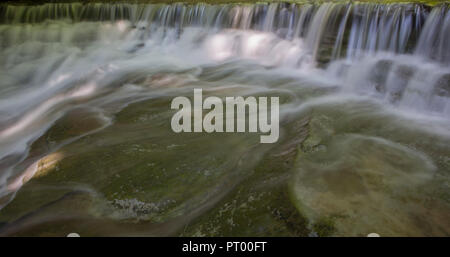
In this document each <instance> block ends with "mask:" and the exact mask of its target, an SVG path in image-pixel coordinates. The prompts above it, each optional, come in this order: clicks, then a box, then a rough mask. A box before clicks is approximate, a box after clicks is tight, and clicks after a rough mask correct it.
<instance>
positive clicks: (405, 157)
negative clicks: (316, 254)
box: [0, 3, 450, 236]
mask: <svg viewBox="0 0 450 257" xmlns="http://www.w3.org/2000/svg"><path fill="white" fill-rule="evenodd" d="M0 10H1V12H2V14H3V16H2V17H3V20H2V24H0V35H1V37H0V38H1V41H0V42H1V49H0V56H1V58H0V66H1V67H2V68H1V69H0V76H1V80H0V93H1V94H0V208H1V209H0V234H1V235H50V236H65V235H67V234H69V233H71V232H76V233H79V234H80V235H82V236H88V235H92V236H98V235H106V236H107V235H163V236H166V235H195V236H202V235H216V236H255V235H258V236H259V235H262V236H266V235H267V236H317V235H318V236H329V235H336V236H341V235H344V236H361V235H362V236H365V235H367V234H369V233H373V232H375V233H378V234H380V235H382V236H398V235H402V236H440V235H449V233H450V223H449V220H450V217H449V216H450V203H449V199H450V195H449V193H450V190H449V172H450V148H449V145H450V129H449V128H450V119H449V118H450V104H449V103H450V101H449V97H450V87H449V82H450V67H449V64H450V57H449V56H448V55H446V53H448V52H449V51H448V44H445V42H448V40H449V36H450V33H449V29H450V13H449V11H448V6H446V5H443V6H437V7H434V9H430V8H428V7H424V6H421V5H375V4H360V5H358V4H355V5H346V4H332V3H327V4H322V5H302V6H295V5H287V4H271V5H265V4H258V5H243V6H239V5H220V6H219V5H217V6H216V5H203V4H199V5H193V6H185V5H181V4H177V5H120V4H118V5H108V4H92V5H86V6H78V5H76V4H73V5H70V4H61V5H50V4H49V5H44V6H38V7H33V6H28V7H20V6H14V7H13V6H2V9H0ZM363 17H365V18H363ZM194 88H202V89H203V95H204V97H206V96H218V97H221V98H224V97H227V96H278V97H280V104H281V106H280V139H279V140H278V142H277V143H275V144H260V142H259V136H260V134H259V133H211V134H209V133H179V134H178V133H174V132H173V131H172V129H171V127H170V120H171V117H172V115H173V114H174V113H175V111H174V110H171V109H170V103H171V101H172V99H173V98H175V97H177V96H187V97H189V98H192V97H193V89H194Z"/></svg>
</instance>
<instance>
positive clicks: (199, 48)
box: [0, 3, 450, 198]
mask: <svg viewBox="0 0 450 257" xmlns="http://www.w3.org/2000/svg"><path fill="white" fill-rule="evenodd" d="M1 12H2V14H3V15H2V16H1V17H3V20H2V22H3V23H2V24H1V25H0V35H1V39H0V44H1V49H0V67H1V69H0V77H1V80H0V169H1V170H0V198H1V197H3V196H6V195H10V194H11V193H14V192H15V191H17V190H18V189H19V188H20V186H21V185H22V183H21V182H20V180H22V178H23V177H24V175H23V173H22V172H23V171H24V170H26V172H25V173H29V172H30V169H26V167H31V168H32V167H33V165H35V162H34V161H36V160H28V161H27V162H24V160H26V159H27V157H28V153H29V150H30V149H29V147H30V145H31V144H32V143H33V142H34V141H35V140H36V139H37V138H39V137H40V136H41V135H42V134H43V133H45V131H46V130H47V129H49V128H50V127H51V126H52V124H53V123H54V122H55V121H56V120H57V119H58V118H60V117H62V116H63V115H64V114H65V113H66V112H68V111H69V110H71V109H74V108H76V107H80V106H84V107H89V108H92V109H93V110H95V111H98V112H99V115H101V117H110V116H112V115H113V113H114V112H116V111H118V110H120V108H121V107H123V106H125V105H127V104H128V103H130V102H133V101H139V100H142V99H146V98H151V97H154V96H155V95H158V94H164V93H165V92H164V91H158V90H153V89H152V88H151V87H150V88H145V87H142V86H136V85H135V83H134V81H135V80H136V78H146V79H147V80H146V81H150V82H151V83H156V84H157V83H158V81H159V80H160V79H158V78H156V79H155V77H152V75H154V74H158V73H160V72H179V71H189V72H187V73H188V74H189V76H190V77H189V78H186V79H192V80H194V81H195V80H197V79H198V78H197V75H198V73H199V71H201V70H202V68H203V67H205V66H208V65H216V64H220V63H222V62H229V61H231V60H233V61H236V62H235V65H236V67H237V68H238V69H239V68H240V66H239V65H242V67H241V68H242V73H243V76H248V79H249V81H252V80H254V79H255V78H254V77H252V75H251V73H250V74H246V73H245V67H246V65H248V62H249V61H250V63H253V64H255V65H262V66H264V67H270V68H275V70H274V71H272V72H275V73H278V75H280V76H283V74H290V75H289V76H294V77H296V76H298V77H299V78H301V79H304V80H307V81H308V83H310V84H317V85H320V86H330V87H331V86H333V87H337V88H338V90H339V92H338V93H337V94H336V98H337V99H342V98H341V96H342V95H351V96H361V95H365V96H369V97H370V98H373V99H375V100H376V101H381V102H383V103H385V105H386V106H388V108H387V109H392V110H394V111H402V112H406V113H408V114H409V115H411V116H414V117H416V118H417V119H419V120H420V119H422V118H421V117H423V116H433V117H434V118H435V119H437V120H439V122H438V124H439V125H438V126H440V128H441V129H442V127H443V130H444V134H446V133H447V132H449V131H448V127H447V128H445V126H446V125H448V120H449V118H450V100H449V97H450V88H449V83H450V67H449V65H450V55H449V53H450V50H449V47H450V44H449V42H450V38H449V37H450V31H449V30H450V12H449V9H448V6H440V7H435V8H434V9H433V10H431V12H429V11H427V10H425V9H424V8H423V7H422V6H420V5H375V4H366V5H346V4H335V3H327V4H322V5H318V6H316V5H302V6H296V5H286V4H270V5H263V4H258V5H245V6H239V5H217V6H215V5H203V4H199V5H194V6H186V5H182V4H177V5H126V4H117V5H109V4H92V5H84V6H81V5H77V4H47V5H42V6H37V7H36V6H26V7H21V6H2V9H1ZM415 42H417V44H415ZM217 72H220V69H219V70H218V71H217ZM162 79H164V78H162ZM167 79H169V80H170V79H171V78H167ZM150 82H148V84H151V83H150ZM159 82H160V81H159ZM144 84H145V83H144ZM161 84H165V85H166V84H169V85H172V86H173V87H176V85H177V82H176V81H169V83H161ZM180 84H183V83H182V82H181V83H180ZM169 90H170V88H169ZM174 90H176V89H174ZM295 104H297V106H294V109H295V108H297V107H298V106H300V103H295ZM302 104H304V103H302ZM111 105H112V106H114V108H111ZM104 120H105V124H108V122H109V120H108V118H104ZM441 122H443V123H441ZM441 124H446V125H444V126H442V125H441ZM449 134H450V133H448V134H447V135H449ZM31 161H33V162H31ZM28 164H29V165H28ZM18 180H19V181H18ZM8 185H9V186H8Z"/></svg>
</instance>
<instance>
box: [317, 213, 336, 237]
mask: <svg viewBox="0 0 450 257" xmlns="http://www.w3.org/2000/svg"><path fill="white" fill-rule="evenodd" d="M313 231H314V232H316V233H317V235H318V236H320V237H327V236H331V235H333V233H335V232H336V227H335V220H334V218H332V217H321V218H319V219H318V220H317V221H316V222H315V223H314V224H313Z"/></svg>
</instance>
